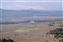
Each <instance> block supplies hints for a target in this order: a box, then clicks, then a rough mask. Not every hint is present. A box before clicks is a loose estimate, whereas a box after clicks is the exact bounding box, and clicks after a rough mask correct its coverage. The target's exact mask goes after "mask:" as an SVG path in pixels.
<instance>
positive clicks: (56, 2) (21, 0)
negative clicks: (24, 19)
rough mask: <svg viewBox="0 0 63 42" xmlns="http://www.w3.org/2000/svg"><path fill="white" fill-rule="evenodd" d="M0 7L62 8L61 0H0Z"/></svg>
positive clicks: (22, 8)
mask: <svg viewBox="0 0 63 42" xmlns="http://www.w3.org/2000/svg"><path fill="white" fill-rule="evenodd" d="M0 3H1V4H0V6H1V7H0V9H7V10H25V9H36V10H63V9H62V6H63V4H62V1H61V0H0Z"/></svg>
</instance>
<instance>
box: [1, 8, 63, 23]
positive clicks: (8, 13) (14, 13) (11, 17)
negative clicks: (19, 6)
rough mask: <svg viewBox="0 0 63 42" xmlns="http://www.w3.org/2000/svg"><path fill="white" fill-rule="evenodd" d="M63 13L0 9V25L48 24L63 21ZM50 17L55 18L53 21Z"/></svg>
mask: <svg viewBox="0 0 63 42" xmlns="http://www.w3.org/2000/svg"><path fill="white" fill-rule="evenodd" d="M62 13H63V11H42V10H4V9H0V21H1V22H0V24H15V23H29V22H30V21H32V20H33V21H34V22H46V21H52V20H55V21H57V20H62V18H61V17H62V16H63V14H62ZM22 17H23V18H22ZM24 17H25V18H24ZM43 17H44V18H43ZM46 17H48V18H46ZM50 17H53V19H51V18H50ZM54 17H60V18H59V19H58V18H57V19H55V18H54Z"/></svg>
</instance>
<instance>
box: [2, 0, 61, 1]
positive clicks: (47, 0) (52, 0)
mask: <svg viewBox="0 0 63 42" xmlns="http://www.w3.org/2000/svg"><path fill="white" fill-rule="evenodd" d="M2 1H62V0H2Z"/></svg>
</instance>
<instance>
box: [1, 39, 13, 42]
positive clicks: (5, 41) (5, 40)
mask: <svg viewBox="0 0 63 42" xmlns="http://www.w3.org/2000/svg"><path fill="white" fill-rule="evenodd" d="M0 42H14V41H13V40H11V39H8V40H7V39H2V40H0Z"/></svg>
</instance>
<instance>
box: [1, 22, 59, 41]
mask: <svg viewBox="0 0 63 42" xmlns="http://www.w3.org/2000/svg"><path fill="white" fill-rule="evenodd" d="M57 27H58V24H54V25H53V26H49V25H48V23H37V24H8V25H0V39H2V38H6V39H9V38H10V39H13V40H14V41H15V42H58V40H57V39H55V38H54V36H53V35H49V34H47V32H49V31H50V30H52V29H55V28H57Z"/></svg>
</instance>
